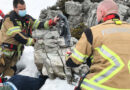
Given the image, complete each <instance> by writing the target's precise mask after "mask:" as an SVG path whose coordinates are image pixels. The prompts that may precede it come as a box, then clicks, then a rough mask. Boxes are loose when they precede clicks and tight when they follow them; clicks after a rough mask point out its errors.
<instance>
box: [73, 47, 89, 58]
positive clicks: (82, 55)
mask: <svg viewBox="0 0 130 90" xmlns="http://www.w3.org/2000/svg"><path fill="white" fill-rule="evenodd" d="M74 51H75V52H76V53H77V54H78V55H80V56H81V57H83V58H85V57H88V55H84V54H82V53H80V52H79V51H78V50H77V49H74Z"/></svg>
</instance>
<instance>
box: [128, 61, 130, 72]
mask: <svg viewBox="0 0 130 90" xmlns="http://www.w3.org/2000/svg"><path fill="white" fill-rule="evenodd" d="M128 70H129V73H130V60H129V62H128Z"/></svg>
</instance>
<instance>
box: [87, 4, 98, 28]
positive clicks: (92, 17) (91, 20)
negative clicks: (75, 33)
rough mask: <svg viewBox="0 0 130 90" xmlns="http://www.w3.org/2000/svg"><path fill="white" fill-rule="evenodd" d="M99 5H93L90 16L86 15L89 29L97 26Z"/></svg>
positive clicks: (89, 12)
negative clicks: (97, 8)
mask: <svg viewBox="0 0 130 90" xmlns="http://www.w3.org/2000/svg"><path fill="white" fill-rule="evenodd" d="M97 5H98V4H97V3H94V4H91V6H90V9H89V11H88V14H84V22H85V23H86V24H87V26H88V27H91V26H94V25H96V24H97V21H96V20H97V19H96V7H97Z"/></svg>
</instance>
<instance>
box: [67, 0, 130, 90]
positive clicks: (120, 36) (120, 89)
mask: <svg viewBox="0 0 130 90" xmlns="http://www.w3.org/2000/svg"><path fill="white" fill-rule="evenodd" d="M97 21H98V23H100V24H98V25H96V26H93V27H91V28H86V29H85V31H84V33H83V34H82V36H81V38H80V40H79V41H78V42H77V44H76V47H75V49H74V50H73V52H72V54H71V55H70V56H69V57H68V59H67V61H66V65H67V66H69V67H77V66H79V65H81V64H82V63H84V62H86V61H85V60H86V59H87V58H89V57H90V56H92V55H93V62H92V65H91V67H90V71H89V73H88V74H87V75H86V76H85V77H84V78H83V79H82V82H81V83H80V84H79V85H80V86H79V87H77V88H75V90H126V89H127V90H130V85H129V83H130V78H129V77H130V53H129V51H130V24H128V23H127V22H124V21H121V20H120V17H119V15H118V6H117V4H116V3H115V2H114V1H113V0H104V1H102V2H101V3H100V4H99V5H98V7H97Z"/></svg>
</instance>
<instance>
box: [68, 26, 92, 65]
mask: <svg viewBox="0 0 130 90" xmlns="http://www.w3.org/2000/svg"><path fill="white" fill-rule="evenodd" d="M92 42H93V36H92V32H91V30H90V29H89V28H88V29H86V30H85V32H84V33H83V34H82V36H81V38H80V40H79V41H78V42H77V44H76V47H75V48H74V50H73V52H72V54H71V55H70V57H69V58H68V60H67V61H66V65H67V66H69V67H77V66H79V65H80V64H82V63H84V62H85V60H87V58H88V57H89V56H90V55H91V53H92Z"/></svg>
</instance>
